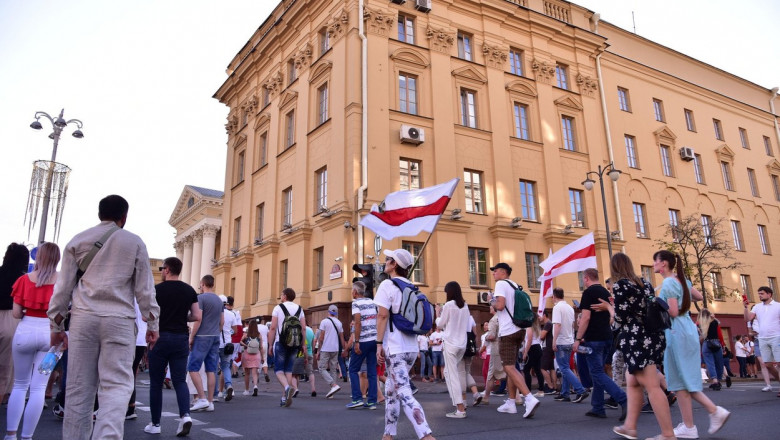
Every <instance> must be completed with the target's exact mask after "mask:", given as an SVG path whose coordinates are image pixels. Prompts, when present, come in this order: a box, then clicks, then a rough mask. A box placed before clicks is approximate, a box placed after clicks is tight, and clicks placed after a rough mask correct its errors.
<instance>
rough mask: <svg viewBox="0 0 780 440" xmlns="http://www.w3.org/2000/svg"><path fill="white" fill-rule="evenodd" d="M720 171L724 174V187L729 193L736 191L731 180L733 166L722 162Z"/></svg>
mask: <svg viewBox="0 0 780 440" xmlns="http://www.w3.org/2000/svg"><path fill="white" fill-rule="evenodd" d="M720 171H721V173H723V186H724V187H725V188H726V190H727V191H734V183H733V182H732V180H731V164H729V163H728V162H721V163H720Z"/></svg>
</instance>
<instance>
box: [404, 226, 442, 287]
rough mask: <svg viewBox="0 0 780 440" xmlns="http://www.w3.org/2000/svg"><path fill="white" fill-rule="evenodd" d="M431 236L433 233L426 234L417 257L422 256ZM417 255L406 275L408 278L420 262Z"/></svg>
mask: <svg viewBox="0 0 780 440" xmlns="http://www.w3.org/2000/svg"><path fill="white" fill-rule="evenodd" d="M439 219H441V215H439ZM436 224H437V225H438V224H439V221H438V220H437V221H436ZM433 230H434V231H435V230H436V228H434V229H433ZM432 236H433V231H431V233H430V234H428V238H426V239H425V243H423V245H422V247H421V248H420V253H419V255H422V254H423V252H424V251H425V247H426V246H428V242H429V241H431V237H432ZM419 255H418V257H417V258H415V259H414V263H413V264H412V266H411V267H410V268H409V274H408V275H409V276H411V275H412V272H414V268H415V267H417V262H419V261H420V257H419Z"/></svg>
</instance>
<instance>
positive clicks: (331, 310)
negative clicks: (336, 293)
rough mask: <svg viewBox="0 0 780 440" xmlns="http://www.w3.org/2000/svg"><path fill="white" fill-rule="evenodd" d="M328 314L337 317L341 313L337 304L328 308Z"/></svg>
mask: <svg viewBox="0 0 780 440" xmlns="http://www.w3.org/2000/svg"><path fill="white" fill-rule="evenodd" d="M328 313H330V314H331V315H336V314H338V313H339V308H338V307H336V304H331V305H330V306H328Z"/></svg>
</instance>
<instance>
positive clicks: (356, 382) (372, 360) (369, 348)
mask: <svg viewBox="0 0 780 440" xmlns="http://www.w3.org/2000/svg"><path fill="white" fill-rule="evenodd" d="M359 345H360V354H356V353H355V351H354V350H353V351H352V357H350V358H349V385H350V387H351V388H352V401H361V400H363V394H361V392H360V378H359V377H358V372H359V371H360V367H361V366H362V365H363V360H365V361H366V375H367V376H368V400H367V403H370V404H376V395H377V381H376V341H366V342H360V343H359Z"/></svg>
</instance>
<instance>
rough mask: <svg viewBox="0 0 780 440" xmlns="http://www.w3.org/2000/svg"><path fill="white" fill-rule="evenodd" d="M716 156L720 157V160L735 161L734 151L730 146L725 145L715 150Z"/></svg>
mask: <svg viewBox="0 0 780 440" xmlns="http://www.w3.org/2000/svg"><path fill="white" fill-rule="evenodd" d="M715 154H717V155H718V160H725V161H731V160H734V150H732V149H731V148H729V146H728V145H726V144H723V145H721V146H720V147H718V148H716V149H715Z"/></svg>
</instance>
